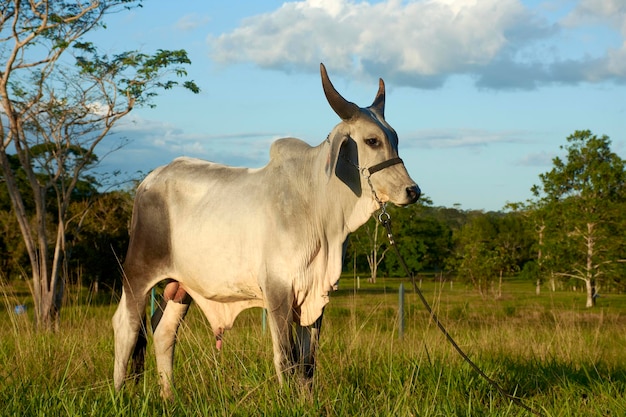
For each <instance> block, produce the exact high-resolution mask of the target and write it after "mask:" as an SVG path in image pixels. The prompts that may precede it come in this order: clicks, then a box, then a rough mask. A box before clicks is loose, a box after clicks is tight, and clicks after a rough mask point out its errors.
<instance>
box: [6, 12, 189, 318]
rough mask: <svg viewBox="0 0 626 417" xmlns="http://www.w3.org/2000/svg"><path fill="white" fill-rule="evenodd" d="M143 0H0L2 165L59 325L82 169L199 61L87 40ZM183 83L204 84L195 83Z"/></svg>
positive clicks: (40, 304)
mask: <svg viewBox="0 0 626 417" xmlns="http://www.w3.org/2000/svg"><path fill="white" fill-rule="evenodd" d="M140 5H141V3H140V1H134V0H109V1H99V2H64V1H56V0H40V1H34V0H11V1H6V2H4V3H3V4H2V6H0V58H1V59H0V62H2V63H4V67H3V68H1V69H0V105H1V111H2V116H1V117H0V168H1V170H2V175H3V179H4V183H5V185H6V190H7V192H8V194H9V197H10V200H11V206H12V210H13V212H14V214H15V216H16V219H17V223H18V224H19V229H20V232H21V235H22V238H23V240H24V244H25V246H26V252H27V253H28V258H29V260H30V266H31V274H32V282H33V285H32V288H33V296H34V299H35V316H36V321H37V324H38V326H39V327H40V328H51V327H52V326H53V325H56V324H58V316H59V312H60V308H61V301H62V296H63V292H64V291H63V288H64V284H63V277H62V275H61V271H60V268H61V266H62V264H63V262H64V260H63V258H64V256H65V255H66V230H67V228H68V220H69V218H68V207H69V205H70V202H71V201H72V198H73V196H74V194H75V193H76V191H77V184H79V182H80V181H81V178H82V176H83V175H84V174H85V172H86V171H87V170H88V169H89V168H92V167H93V166H94V165H95V164H97V162H98V159H97V158H96V156H95V150H96V146H97V145H98V144H99V143H100V142H101V141H102V140H104V139H105V138H106V137H107V135H108V134H109V132H110V131H111V129H112V128H113V126H114V125H115V124H116V123H117V122H118V121H119V120H120V119H122V118H123V117H125V116H126V115H127V114H128V113H129V112H130V111H131V110H132V109H133V108H134V107H136V106H145V105H147V106H151V105H153V104H152V101H151V99H153V98H154V97H155V96H156V95H157V94H158V92H159V90H162V89H169V88H172V87H174V86H176V85H177V84H178V82H177V81H176V78H173V77H184V76H186V72H185V69H184V65H187V64H190V61H189V59H188V57H187V54H186V52H185V51H184V50H178V51H166V50H159V51H157V52H156V53H154V54H153V55H148V54H144V53H141V52H138V51H127V52H122V53H120V54H117V55H112V56H108V55H106V54H100V53H99V51H98V49H97V48H96V46H95V45H93V44H91V43H89V42H84V41H82V39H83V38H84V36H85V35H86V34H87V33H89V32H90V31H92V30H96V29H98V28H102V27H103V26H104V17H105V16H106V15H107V14H108V13H112V12H118V11H120V10H123V9H129V8H133V7H137V6H140ZM172 78H173V79H172ZM182 86H183V87H184V88H187V89H189V90H191V91H193V92H198V87H197V86H196V85H195V84H194V83H193V82H192V81H184V82H183V83H182ZM13 155H15V156H16V157H17V159H18V160H19V170H16V169H15V166H14V165H13V164H11V159H12V156H13ZM18 171H21V172H23V174H24V175H25V177H26V182H27V184H28V187H27V191H26V192H25V191H24V189H23V187H19V186H18ZM31 200H32V204H33V206H34V214H33V217H34V218H33V219H31V215H30V213H29V210H28V209H27V204H28V202H29V201H31ZM50 206H53V207H54V210H53V214H54V216H53V217H52V218H50V216H49V214H50V210H49V208H50Z"/></svg>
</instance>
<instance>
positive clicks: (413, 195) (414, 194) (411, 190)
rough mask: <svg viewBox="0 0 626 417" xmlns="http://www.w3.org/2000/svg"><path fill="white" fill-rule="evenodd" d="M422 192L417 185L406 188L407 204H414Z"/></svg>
mask: <svg viewBox="0 0 626 417" xmlns="http://www.w3.org/2000/svg"><path fill="white" fill-rule="evenodd" d="M421 193H422V191H421V190H420V187H418V186H417V185H413V186H411V187H406V195H407V197H408V198H409V204H413V203H415V202H416V201H417V200H418V199H419V198H420V194H421Z"/></svg>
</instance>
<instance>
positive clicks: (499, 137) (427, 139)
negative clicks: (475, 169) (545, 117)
mask: <svg viewBox="0 0 626 417" xmlns="http://www.w3.org/2000/svg"><path fill="white" fill-rule="evenodd" d="M524 136H527V134H526V132H521V131H513V130H502V131H499V130H487V129H423V130H417V131H413V132H409V133H406V134H404V135H403V136H402V138H401V139H400V143H401V144H402V146H403V147H421V148H476V149H478V148H482V147H485V146H488V145H494V144H502V143H520V142H524V139H521V138H522V137H524Z"/></svg>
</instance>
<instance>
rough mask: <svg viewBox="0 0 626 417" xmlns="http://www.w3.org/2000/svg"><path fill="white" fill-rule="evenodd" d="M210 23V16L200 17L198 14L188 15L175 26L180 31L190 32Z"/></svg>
mask: <svg viewBox="0 0 626 417" xmlns="http://www.w3.org/2000/svg"><path fill="white" fill-rule="evenodd" d="M209 21H210V18H209V17H208V16H199V15H196V14H187V15H185V16H183V17H181V18H180V19H178V21H177V22H176V23H175V24H174V27H175V28H176V29H178V30H181V31H184V32H188V31H192V30H194V29H197V28H199V27H201V26H204V25H206V24H207V23H208V22H209Z"/></svg>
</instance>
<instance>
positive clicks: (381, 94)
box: [370, 78, 385, 117]
mask: <svg viewBox="0 0 626 417" xmlns="http://www.w3.org/2000/svg"><path fill="white" fill-rule="evenodd" d="M370 107H373V108H375V109H376V110H378V113H380V115H381V116H383V117H385V82H384V81H383V79H382V78H379V79H378V93H376V98H375V99H374V102H373V103H372V105H371V106H370Z"/></svg>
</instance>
